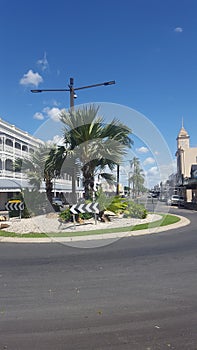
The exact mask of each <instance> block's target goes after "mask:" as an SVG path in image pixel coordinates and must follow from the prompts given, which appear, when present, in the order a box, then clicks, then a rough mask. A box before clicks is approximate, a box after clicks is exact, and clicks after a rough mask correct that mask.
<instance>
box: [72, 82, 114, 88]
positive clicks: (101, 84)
mask: <svg viewBox="0 0 197 350" xmlns="http://www.w3.org/2000/svg"><path fill="white" fill-rule="evenodd" d="M115 83H116V82H115V80H112V81H106V82H104V83H99V84H93V85H87V86H81V87H75V88H74V90H82V89H89V88H93V87H97V86H107V85H113V84H115Z"/></svg>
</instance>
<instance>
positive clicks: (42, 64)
mask: <svg viewBox="0 0 197 350" xmlns="http://www.w3.org/2000/svg"><path fill="white" fill-rule="evenodd" d="M37 64H38V65H39V66H40V67H41V69H42V71H45V70H46V69H47V68H48V66H49V63H48V61H47V55H46V52H45V53H44V57H43V58H41V59H40V60H38V61H37Z"/></svg>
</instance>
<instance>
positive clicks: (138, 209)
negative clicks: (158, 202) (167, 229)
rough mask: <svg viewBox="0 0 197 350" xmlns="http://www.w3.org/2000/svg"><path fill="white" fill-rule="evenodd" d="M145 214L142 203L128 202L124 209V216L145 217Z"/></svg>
mask: <svg viewBox="0 0 197 350" xmlns="http://www.w3.org/2000/svg"><path fill="white" fill-rule="evenodd" d="M147 214H148V212H147V210H146V208H145V207H144V206H143V205H141V204H137V203H135V202H132V201H129V202H128V206H127V208H126V210H125V211H124V217H125V218H128V217H130V218H138V219H145V218H146V217H147Z"/></svg>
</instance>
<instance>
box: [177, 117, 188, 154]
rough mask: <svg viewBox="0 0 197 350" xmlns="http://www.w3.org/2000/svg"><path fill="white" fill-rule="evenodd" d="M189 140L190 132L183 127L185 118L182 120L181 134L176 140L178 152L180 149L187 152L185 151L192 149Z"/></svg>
mask: <svg viewBox="0 0 197 350" xmlns="http://www.w3.org/2000/svg"><path fill="white" fill-rule="evenodd" d="M189 139H190V136H189V135H188V132H187V131H186V130H185V128H184V126H183V118H182V126H181V129H180V131H179V134H178V136H177V138H176V140H177V150H178V149H183V150H185V149H188V148H190V144H189Z"/></svg>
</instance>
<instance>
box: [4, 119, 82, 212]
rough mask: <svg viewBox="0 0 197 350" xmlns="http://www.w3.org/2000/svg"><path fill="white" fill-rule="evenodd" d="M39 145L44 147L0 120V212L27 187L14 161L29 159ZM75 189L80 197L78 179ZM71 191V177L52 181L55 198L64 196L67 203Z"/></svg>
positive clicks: (26, 180) (13, 126)
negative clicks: (16, 169)
mask: <svg viewBox="0 0 197 350" xmlns="http://www.w3.org/2000/svg"><path fill="white" fill-rule="evenodd" d="M41 145H44V142H43V141H42V140H40V139H37V138H35V137H34V136H32V135H30V134H29V133H27V132H26V131H23V130H21V129H19V128H17V127H16V126H15V125H11V124H9V123H8V122H6V121H4V120H2V119H1V118H0V210H4V209H5V203H6V202H7V200H8V199H9V198H12V197H14V196H15V194H16V193H19V192H21V189H22V188H25V187H29V184H28V179H27V178H26V176H25V174H23V173H21V172H17V171H15V170H14V163H15V161H16V159H18V158H21V159H22V160H23V159H25V158H28V157H30V156H31V154H32V153H33V152H34V151H35V149H36V148H39V146H41ZM43 186H44V185H43ZM76 188H77V196H78V197H79V196H81V195H82V188H81V187H80V182H79V180H78V179H76ZM43 190H44V188H43ZM71 191H72V184H71V177H70V176H69V175H68V174H64V176H63V179H57V180H56V181H54V195H55V196H59V195H60V194H61V195H63V194H64V197H66V198H67V199H68V201H69V199H70V195H71Z"/></svg>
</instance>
